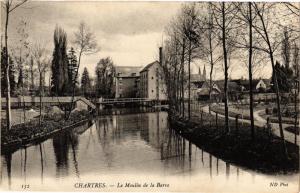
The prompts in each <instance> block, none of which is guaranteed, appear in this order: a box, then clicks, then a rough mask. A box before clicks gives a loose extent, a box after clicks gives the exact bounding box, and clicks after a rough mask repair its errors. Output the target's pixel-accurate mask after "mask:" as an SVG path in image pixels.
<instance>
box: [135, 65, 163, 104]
mask: <svg viewBox="0 0 300 193" xmlns="http://www.w3.org/2000/svg"><path fill="white" fill-rule="evenodd" d="M160 69H161V68H160V65H159V62H158V61H154V62H152V63H150V64H148V65H146V66H145V67H144V68H143V69H142V70H141V71H140V97H141V98H148V99H152V100H166V99H167V96H166V93H165V88H166V86H165V83H164V81H163V79H162V77H161V76H160V75H159V74H160Z"/></svg>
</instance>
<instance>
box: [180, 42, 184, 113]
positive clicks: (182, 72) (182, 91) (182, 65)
mask: <svg viewBox="0 0 300 193" xmlns="http://www.w3.org/2000/svg"><path fill="white" fill-rule="evenodd" d="M184 53H185V39H184V38H183V43H182V55H181V67H182V71H181V97H182V98H181V99H182V117H184V111H185V107H184V106H185V105H184Z"/></svg>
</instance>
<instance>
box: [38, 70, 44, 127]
mask: <svg viewBox="0 0 300 193" xmlns="http://www.w3.org/2000/svg"><path fill="white" fill-rule="evenodd" d="M42 74H43V73H42V72H41V71H40V89H39V91H40V116H39V126H41V124H42V108H43V106H42V92H43V88H42V87H43V86H42V82H43V81H42V76H43V75H42Z"/></svg>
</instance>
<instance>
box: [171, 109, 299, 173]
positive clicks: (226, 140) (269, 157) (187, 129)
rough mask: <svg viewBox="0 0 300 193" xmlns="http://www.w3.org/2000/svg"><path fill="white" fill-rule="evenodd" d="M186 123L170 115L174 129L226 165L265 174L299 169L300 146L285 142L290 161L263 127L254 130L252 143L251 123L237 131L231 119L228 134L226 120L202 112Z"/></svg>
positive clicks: (279, 141)
mask: <svg viewBox="0 0 300 193" xmlns="http://www.w3.org/2000/svg"><path fill="white" fill-rule="evenodd" d="M202 120H203V121H202V122H201V118H200V117H199V116H194V117H192V119H191V121H187V120H185V119H182V118H180V117H178V116H171V127H172V128H173V129H174V130H176V131H178V132H179V133H181V135H183V136H184V137H185V138H187V139H188V140H190V141H191V142H193V143H194V144H196V145H197V146H199V147H200V148H201V149H203V150H204V151H206V152H208V153H210V154H213V155H214V156H216V157H219V158H221V159H223V160H226V162H230V163H233V164H235V165H237V166H240V167H245V168H248V169H253V170H256V171H260V172H263V173H270V174H275V173H289V172H298V170H299V147H298V146H297V145H295V144H292V143H289V142H288V141H286V145H287V150H288V155H289V158H288V159H286V158H285V156H284V153H283V148H282V141H281V139H280V138H279V137H277V136H276V135H274V134H272V133H269V132H268V131H266V130H264V129H263V128H259V127H255V130H256V134H255V139H254V140H251V137H250V136H251V130H250V125H249V124H244V125H243V126H242V127H241V126H239V127H238V128H239V129H238V130H236V129H235V128H236V127H235V121H232V120H229V126H230V128H231V130H230V132H229V133H226V131H225V129H224V125H225V121H224V119H223V118H219V119H218V126H216V124H215V117H214V116H212V115H209V114H206V113H203V117H202Z"/></svg>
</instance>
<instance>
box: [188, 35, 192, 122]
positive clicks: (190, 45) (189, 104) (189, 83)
mask: <svg viewBox="0 0 300 193" xmlns="http://www.w3.org/2000/svg"><path fill="white" fill-rule="evenodd" d="M191 55H192V42H191V40H189V59H188V65H189V66H188V79H189V80H188V98H189V99H188V119H189V120H190V119H191Z"/></svg>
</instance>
